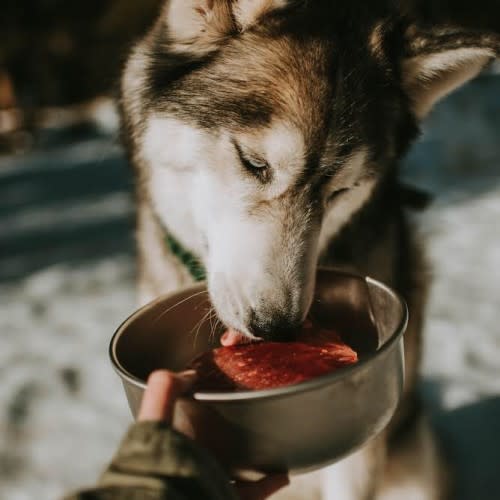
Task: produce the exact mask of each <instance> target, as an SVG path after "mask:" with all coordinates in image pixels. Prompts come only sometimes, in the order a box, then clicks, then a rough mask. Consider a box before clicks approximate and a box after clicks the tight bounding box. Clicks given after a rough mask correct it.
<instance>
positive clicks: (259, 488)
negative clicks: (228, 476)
mask: <svg viewBox="0 0 500 500" xmlns="http://www.w3.org/2000/svg"><path fill="white" fill-rule="evenodd" d="M288 484H290V479H289V478H288V475H287V474H275V475H272V476H266V477H263V478H262V479H260V480H259V481H253V482H252V481H236V483H235V485H234V486H235V488H236V491H237V492H238V495H239V497H240V499H241V500H264V499H266V498H268V497H270V496H271V495H273V494H274V493H276V492H277V491H278V490H280V489H281V488H284V487H285V486H287V485H288Z"/></svg>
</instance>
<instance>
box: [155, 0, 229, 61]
mask: <svg viewBox="0 0 500 500" xmlns="http://www.w3.org/2000/svg"><path fill="white" fill-rule="evenodd" d="M231 3H232V2H231V1H230V0H169V1H167V3H166V5H165V10H164V12H163V19H164V20H165V22H166V26H167V34H168V40H169V43H170V44H171V45H172V48H173V49H174V50H175V51H177V52H181V53H184V52H187V53H192V54H196V55H203V54H207V53H209V52H212V51H213V50H215V49H217V47H218V46H219V45H220V43H221V42H222V41H223V40H224V38H225V37H227V36H229V35H231V33H232V32H233V31H234V30H235V29H236V26H235V23H234V18H233V14H232V10H231Z"/></svg>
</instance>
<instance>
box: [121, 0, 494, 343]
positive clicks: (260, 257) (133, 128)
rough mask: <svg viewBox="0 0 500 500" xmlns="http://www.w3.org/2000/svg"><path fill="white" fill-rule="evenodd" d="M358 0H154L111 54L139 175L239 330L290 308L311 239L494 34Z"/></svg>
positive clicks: (276, 321) (302, 291)
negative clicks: (435, 25)
mask: <svg viewBox="0 0 500 500" xmlns="http://www.w3.org/2000/svg"><path fill="white" fill-rule="evenodd" d="M374 3H377V4H378V6H377V8H376V9H375V7H373V6H371V5H367V4H369V3H365V2H361V3H360V5H358V6H356V5H355V4H356V2H344V1H339V2H331V1H326V0H325V1H323V0H319V1H316V2H305V1H297V0H296V1H293V0H170V1H169V2H167V3H166V5H165V6H164V9H163V10H162V12H161V15H160V18H159V20H158V21H157V23H156V24H155V26H154V28H153V29H152V30H151V32H150V33H149V34H148V35H147V36H146V37H145V39H144V40H143V41H142V42H141V43H140V44H139V45H138V46H137V47H136V48H135V50H134V51H133V54H132V56H131V58H130V59H129V62H128V64H127V68H126V71H125V73H124V77H123V84H122V90H123V99H122V101H123V110H124V117H125V130H126V131H127V135H128V139H129V142H130V144H131V145H132V156H133V158H134V161H135V163H137V164H138V165H140V166H141V169H140V170H141V180H142V182H143V183H144V184H145V187H146V191H147V192H148V195H149V197H150V200H151V202H152V204H153V206H154V209H155V211H156V213H157V214H158V216H159V217H160V218H161V219H162V220H163V222H164V224H165V226H166V227H167V228H168V229H169V230H170V231H172V232H173V234H174V235H175V236H176V237H177V238H179V239H180V241H182V242H183V243H184V244H185V245H186V246H187V247H188V248H190V249H191V250H193V251H194V252H195V253H196V254H197V255H198V256H199V257H200V258H201V260H202V261H203V264H204V265H205V267H206V270H207V274H208V286H209V291H210V294H211V298H212V301H213V303H214V305H215V307H216V309H217V312H218V314H219V316H220V318H221V319H222V320H223V321H224V322H225V323H226V324H227V325H228V326H231V327H233V328H235V329H238V330H240V331H242V332H244V333H246V334H247V335H257V336H266V335H271V334H274V335H278V336H279V335H285V334H286V332H288V331H290V330H291V329H293V328H294V327H295V326H296V325H297V324H299V323H300V322H301V321H302V320H303V319H304V317H305V315H306V312H307V310H308V308H309V306H310V303H311V300H312V295H313V288H314V277H315V268H316V265H317V261H318V255H319V254H320V252H321V250H322V249H323V247H324V246H325V245H326V243H327V242H328V240H329V239H330V238H331V237H332V236H333V235H334V234H335V233H336V232H337V231H339V229H340V228H341V227H342V226H343V225H344V224H345V223H346V222H347V221H348V220H349V219H350V218H351V216H352V215H353V214H354V213H355V212H356V211H357V210H359V209H360V207H361V206H362V205H363V204H364V203H365V202H366V200H367V199H368V197H369V196H370V194H371V192H372V191H373V190H374V189H375V187H376V186H377V183H378V182H379V180H380V179H381V178H382V177H383V176H384V174H385V173H386V172H387V170H388V169H390V168H391V167H392V165H393V164H394V162H395V161H396V160H397V159H398V157H400V156H401V155H402V154H403V152H404V151H405V150H406V149H407V147H408V146H409V144H410V142H411V140H412V139H413V138H414V137H415V136H416V133H417V130H418V121H419V120H420V119H422V118H423V117H424V116H425V115H426V114H427V113H428V112H429V110H430V109H431V107H432V105H433V104H434V103H435V102H436V101H437V100H438V99H439V98H441V97H443V96H444V95H446V94H447V93H448V92H450V91H451V90H453V89H454V88H455V87H457V86H458V85H460V84H461V83H463V82H464V81H466V80H467V79H469V78H471V77H472V76H474V75H476V74H477V73H478V72H479V70H480V69H481V68H482V67H483V66H484V64H485V63H486V62H487V61H488V59H490V58H491V57H493V55H494V47H498V38H494V37H488V36H487V35H481V34H477V33H476V34H474V35H471V34H470V33H463V32H461V31H460V30H458V29H452V28H449V29H432V30H426V29H423V28H421V27H419V26H417V25H416V24H414V23H412V22H411V21H410V20H409V19H408V18H406V17H405V16H402V15H400V13H399V12H395V11H393V10H391V9H390V8H389V7H387V8H385V7H380V4H381V2H374Z"/></svg>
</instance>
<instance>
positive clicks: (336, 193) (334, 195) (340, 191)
mask: <svg viewBox="0 0 500 500" xmlns="http://www.w3.org/2000/svg"><path fill="white" fill-rule="evenodd" d="M347 191H349V188H342V189H337V190H336V191H334V192H333V193H331V194H330V196H328V198H327V199H326V202H327V203H328V204H330V203H333V202H334V201H335V200H336V199H337V198H339V197H340V196H341V195H343V194H344V193H347Z"/></svg>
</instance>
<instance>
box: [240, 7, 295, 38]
mask: <svg viewBox="0 0 500 500" xmlns="http://www.w3.org/2000/svg"><path fill="white" fill-rule="evenodd" d="M292 3H294V2H293V0H236V1H235V2H234V17H235V19H236V22H237V23H238V26H239V28H240V30H242V31H244V30H245V29H247V28H249V27H251V26H253V25H254V24H255V23H257V22H258V21H259V19H261V18H262V17H263V16H265V15H266V14H269V13H270V12H273V11H275V10H281V9H284V8H286V7H288V6H289V5H290V4H292Z"/></svg>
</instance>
